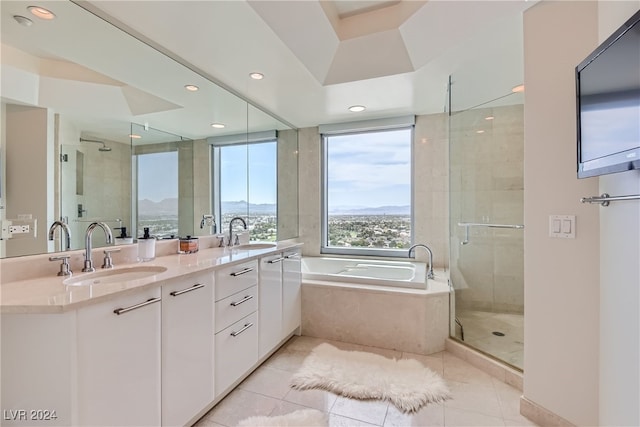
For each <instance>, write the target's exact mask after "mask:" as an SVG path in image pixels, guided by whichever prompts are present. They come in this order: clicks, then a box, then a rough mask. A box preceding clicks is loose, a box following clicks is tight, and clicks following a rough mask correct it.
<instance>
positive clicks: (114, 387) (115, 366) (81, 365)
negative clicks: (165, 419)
mask: <svg viewBox="0 0 640 427" xmlns="http://www.w3.org/2000/svg"><path fill="white" fill-rule="evenodd" d="M160 297H161V296H160V288H159V287H156V288H153V289H150V290H145V291H141V292H136V293H134V294H129V295H124V296H118V297H116V298H114V299H112V300H108V301H105V302H101V303H97V304H92V305H90V306H87V307H83V308H79V309H78V311H77V399H78V400H77V401H78V424H79V425H102V426H107V425H109V426H119V425H125V426H133V425H138V426H142V425H147V426H150V425H160V417H161V411H160V370H161V368H160V359H161V356H160V317H161V307H160V301H161V299H160Z"/></svg>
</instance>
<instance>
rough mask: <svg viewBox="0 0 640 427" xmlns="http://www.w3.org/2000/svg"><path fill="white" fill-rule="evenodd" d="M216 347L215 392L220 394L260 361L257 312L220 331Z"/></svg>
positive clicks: (216, 337)
mask: <svg viewBox="0 0 640 427" xmlns="http://www.w3.org/2000/svg"><path fill="white" fill-rule="evenodd" d="M215 348H216V357H215V376H214V377H215V394H216V396H219V395H220V394H221V393H223V392H224V391H225V390H226V389H227V388H229V386H231V384H233V383H234V382H235V381H236V380H238V379H239V378H240V377H241V376H242V375H244V374H245V373H246V372H247V371H248V370H249V369H251V367H252V366H253V365H255V364H256V362H257V361H258V320H257V313H252V314H250V315H248V316H247V317H245V318H244V319H241V320H240V321H239V322H236V323H234V324H233V325H231V326H229V327H228V328H227V329H223V330H222V331H220V332H218V333H217V334H216V335H215Z"/></svg>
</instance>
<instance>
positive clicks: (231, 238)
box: [227, 216, 247, 246]
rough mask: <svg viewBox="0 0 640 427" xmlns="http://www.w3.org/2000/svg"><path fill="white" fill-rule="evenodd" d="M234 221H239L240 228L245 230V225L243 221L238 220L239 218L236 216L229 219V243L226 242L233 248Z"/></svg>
mask: <svg viewBox="0 0 640 427" xmlns="http://www.w3.org/2000/svg"><path fill="white" fill-rule="evenodd" d="M235 220H239V221H240V222H242V226H243V227H244V229H245V230H246V229H247V223H246V221H245V220H244V219H242V218H240V217H239V216H236V217H234V218H231V221H229V242H228V244H227V245H228V246H233V245H234V244H235V243H234V241H233V222H234V221H235Z"/></svg>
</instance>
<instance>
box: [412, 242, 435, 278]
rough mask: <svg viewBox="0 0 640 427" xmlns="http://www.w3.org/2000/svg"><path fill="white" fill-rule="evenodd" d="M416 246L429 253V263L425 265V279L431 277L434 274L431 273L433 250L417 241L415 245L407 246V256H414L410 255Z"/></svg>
mask: <svg viewBox="0 0 640 427" xmlns="http://www.w3.org/2000/svg"><path fill="white" fill-rule="evenodd" d="M417 247H421V248H424V249H425V250H426V251H427V253H428V254H429V265H428V266H427V279H433V278H434V275H433V252H432V251H431V249H430V248H429V246H427V245H425V244H423V243H418V244H416V245H413V246H411V247H410V248H409V253H408V254H407V257H408V258H415V256H413V257H412V256H411V252H414V250H415V248H417Z"/></svg>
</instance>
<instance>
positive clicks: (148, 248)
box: [138, 227, 156, 261]
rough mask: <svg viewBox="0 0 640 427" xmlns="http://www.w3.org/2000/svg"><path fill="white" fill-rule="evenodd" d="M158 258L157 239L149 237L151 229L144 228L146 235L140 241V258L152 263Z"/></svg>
mask: <svg viewBox="0 0 640 427" xmlns="http://www.w3.org/2000/svg"><path fill="white" fill-rule="evenodd" d="M155 257H156V239H155V237H152V236H150V235H149V227H145V228H144V235H143V236H142V237H141V238H139V239H138V258H139V259H140V260H141V261H151V260H153V259H154V258H155Z"/></svg>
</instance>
